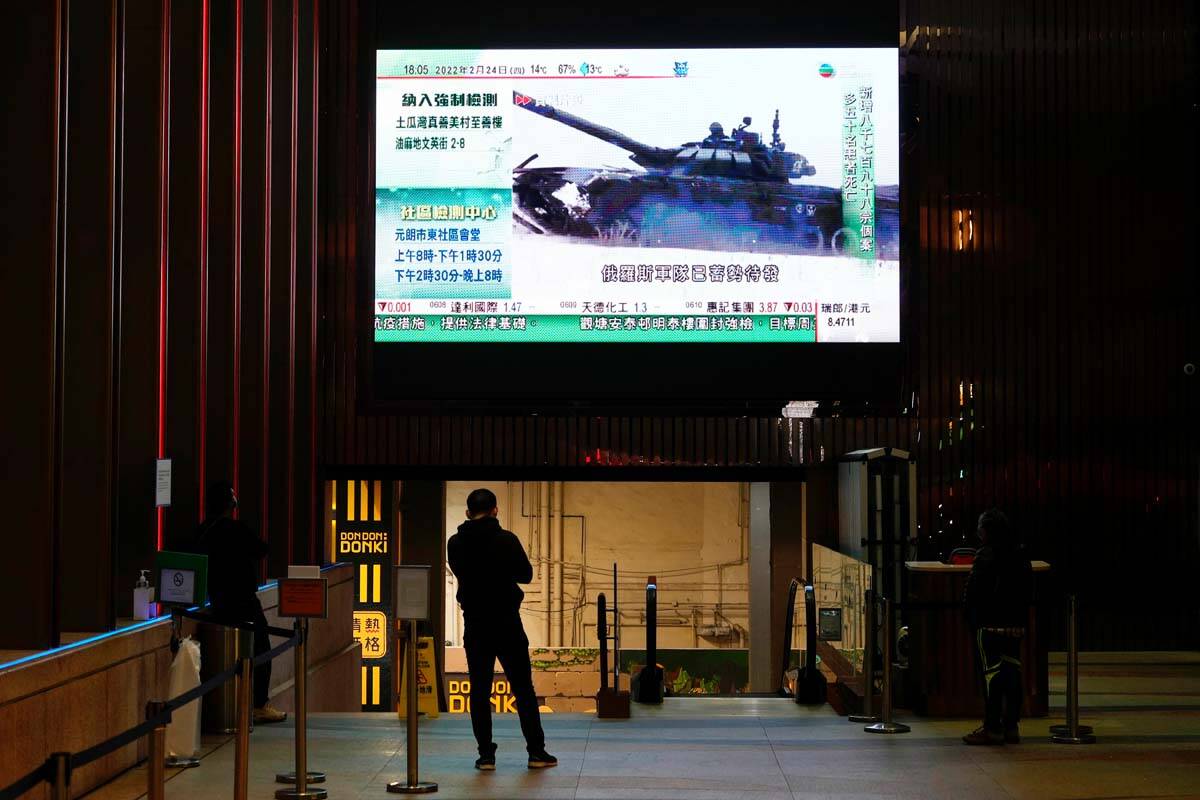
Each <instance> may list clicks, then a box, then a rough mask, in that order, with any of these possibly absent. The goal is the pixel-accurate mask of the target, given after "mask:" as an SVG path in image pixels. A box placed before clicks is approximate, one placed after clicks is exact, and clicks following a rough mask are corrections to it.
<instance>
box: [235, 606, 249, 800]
mask: <svg viewBox="0 0 1200 800" xmlns="http://www.w3.org/2000/svg"><path fill="white" fill-rule="evenodd" d="M251 636H252V634H251V633H250V632H249V631H245V630H240V629H239V630H238V641H239V643H240V645H241V647H240V648H239V649H240V650H241V652H240V653H239V655H240V656H241V662H242V664H241V666H242V671H241V672H240V673H239V674H238V677H237V736H236V740H235V741H236V746H235V749H234V753H233V800H246V792H247V781H248V780H249V777H250V714H251V710H250V706H251V704H252V703H253V693H252V687H251V684H253V682H254V659H253V657H252V656H251V655H250V654H251V653H253V652H254V647H253V645H252V640H251Z"/></svg>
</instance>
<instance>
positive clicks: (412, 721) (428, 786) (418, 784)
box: [387, 619, 438, 794]
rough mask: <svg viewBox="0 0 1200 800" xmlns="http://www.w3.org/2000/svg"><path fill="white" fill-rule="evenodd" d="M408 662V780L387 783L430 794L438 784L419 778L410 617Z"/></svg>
mask: <svg viewBox="0 0 1200 800" xmlns="http://www.w3.org/2000/svg"><path fill="white" fill-rule="evenodd" d="M406 646H407V647H408V652H407V653H406V655H407V656H408V658H406V659H405V660H406V661H407V662H408V663H407V665H406V666H405V672H406V675H407V678H408V697H407V699H406V702H407V704H408V707H407V708H406V709H405V711H406V715H407V717H408V741H407V743H406V749H407V750H408V780H407V781H406V782H404V783H401V782H400V781H392V782H391V783H389V784H388V785H387V790H388V791H389V792H392V793H393V794H429V793H430V792H436V791H437V789H438V785H437V784H436V783H431V782H429V781H425V782H422V781H419V780H418V779H417V777H418V776H417V755H418V748H417V621H416V620H415V619H410V620H409V621H408V642H407V644H406Z"/></svg>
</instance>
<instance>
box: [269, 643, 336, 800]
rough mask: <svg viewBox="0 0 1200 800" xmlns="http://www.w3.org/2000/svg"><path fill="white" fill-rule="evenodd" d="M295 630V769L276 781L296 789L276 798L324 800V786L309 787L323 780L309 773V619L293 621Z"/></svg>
mask: <svg viewBox="0 0 1200 800" xmlns="http://www.w3.org/2000/svg"><path fill="white" fill-rule="evenodd" d="M294 630H295V632H296V648H295V668H296V669H295V672H296V677H295V681H294V683H293V684H292V689H293V697H294V702H295V705H296V730H295V738H296V769H295V771H294V772H283V773H280V774H278V775H276V776H275V781H276V783H294V784H295V788H292V789H277V790H276V791H275V797H276V798H278V800H322V799H323V798H325V797H328V796H329V793H328V792H327V791H325V790H324V789H310V788H309V786H308V784H310V783H324V782H325V773H324V772H309V770H308V620H307V619H297V620H296V622H295V624H294Z"/></svg>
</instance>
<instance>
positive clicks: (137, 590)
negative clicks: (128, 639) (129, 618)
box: [133, 569, 154, 619]
mask: <svg viewBox="0 0 1200 800" xmlns="http://www.w3.org/2000/svg"><path fill="white" fill-rule="evenodd" d="M149 571H150V570H148V569H144V570H142V574H141V576H140V577H139V578H138V580H137V584H135V585H134V587H133V618H134V619H150V604H151V603H152V602H154V587H153V586H151V585H150V581H149V580H147V579H146V573H148V572H149Z"/></svg>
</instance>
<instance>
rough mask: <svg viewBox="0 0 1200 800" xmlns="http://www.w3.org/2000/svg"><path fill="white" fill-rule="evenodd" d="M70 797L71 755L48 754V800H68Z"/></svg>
mask: <svg viewBox="0 0 1200 800" xmlns="http://www.w3.org/2000/svg"><path fill="white" fill-rule="evenodd" d="M70 796H71V754H70V753H51V754H50V799H51V800H68V798H69V797H70Z"/></svg>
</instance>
